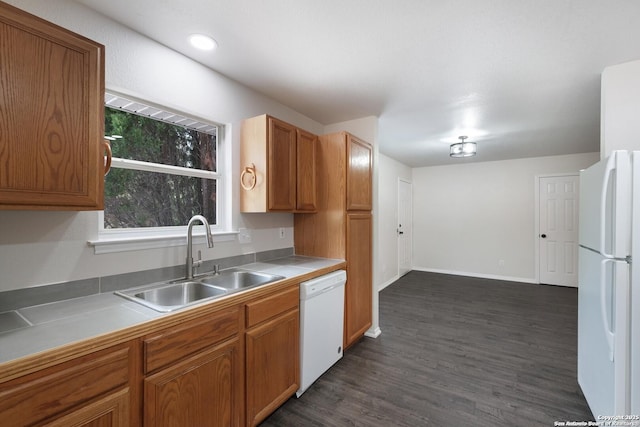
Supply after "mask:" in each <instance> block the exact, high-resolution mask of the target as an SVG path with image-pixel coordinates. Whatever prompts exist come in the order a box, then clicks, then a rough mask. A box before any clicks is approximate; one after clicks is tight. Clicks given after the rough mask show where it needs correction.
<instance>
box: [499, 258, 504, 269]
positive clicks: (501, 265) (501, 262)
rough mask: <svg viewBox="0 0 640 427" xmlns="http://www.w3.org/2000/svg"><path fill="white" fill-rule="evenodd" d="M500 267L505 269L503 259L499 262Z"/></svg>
mask: <svg viewBox="0 0 640 427" xmlns="http://www.w3.org/2000/svg"><path fill="white" fill-rule="evenodd" d="M498 266H500V267H504V260H503V259H500V260H498Z"/></svg>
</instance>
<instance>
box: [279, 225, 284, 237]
mask: <svg viewBox="0 0 640 427" xmlns="http://www.w3.org/2000/svg"><path fill="white" fill-rule="evenodd" d="M280 238H281V239H284V227H280Z"/></svg>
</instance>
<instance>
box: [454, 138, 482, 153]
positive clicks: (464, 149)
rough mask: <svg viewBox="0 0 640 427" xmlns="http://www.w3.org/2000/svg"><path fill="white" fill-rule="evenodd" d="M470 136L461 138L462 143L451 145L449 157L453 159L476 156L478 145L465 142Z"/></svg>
mask: <svg viewBox="0 0 640 427" xmlns="http://www.w3.org/2000/svg"><path fill="white" fill-rule="evenodd" d="M467 138H468V136H459V137H458V139H459V140H460V142H456V143H455V144H451V146H450V147H449V156H451V157H471V156H475V155H476V143H475V142H464V140H465V139H467Z"/></svg>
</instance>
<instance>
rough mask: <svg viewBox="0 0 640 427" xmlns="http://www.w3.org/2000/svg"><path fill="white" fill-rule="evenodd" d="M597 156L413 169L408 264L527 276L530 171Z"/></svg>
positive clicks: (579, 164)
mask: <svg viewBox="0 0 640 427" xmlns="http://www.w3.org/2000/svg"><path fill="white" fill-rule="evenodd" d="M598 160H599V155H598V153H586V154H576V155H567V156H552V157H538V158H529V159H518V160H506V161H499V162H482V163H466V164H462V163H461V164H459V165H447V166H434V167H424V168H416V169H413V230H414V236H413V242H414V245H413V266H414V269H417V270H428V271H437V272H445V273H452V274H462V275H471V276H479V277H491V278H499V279H506V280H516V281H523V282H534V280H535V277H536V272H535V246H534V245H535V242H536V236H535V222H534V221H535V194H534V193H535V191H534V185H535V176H536V175H545V174H554V173H570V172H578V171H579V170H580V169H583V168H585V167H588V166H590V165H591V164H593V163H595V162H596V161H598ZM499 260H504V265H499Z"/></svg>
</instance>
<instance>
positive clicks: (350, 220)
mask: <svg viewBox="0 0 640 427" xmlns="http://www.w3.org/2000/svg"><path fill="white" fill-rule="evenodd" d="M371 224H372V217H371V215H370V214H347V283H346V288H345V334H344V347H345V348H346V347H348V346H349V345H351V344H352V343H353V342H354V341H356V340H358V339H359V338H360V337H361V336H362V335H363V334H364V333H365V331H366V330H367V329H369V328H370V327H371V314H372V287H373V280H372V264H371V263H372V261H371V254H372V252H371V247H372V229H371Z"/></svg>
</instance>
